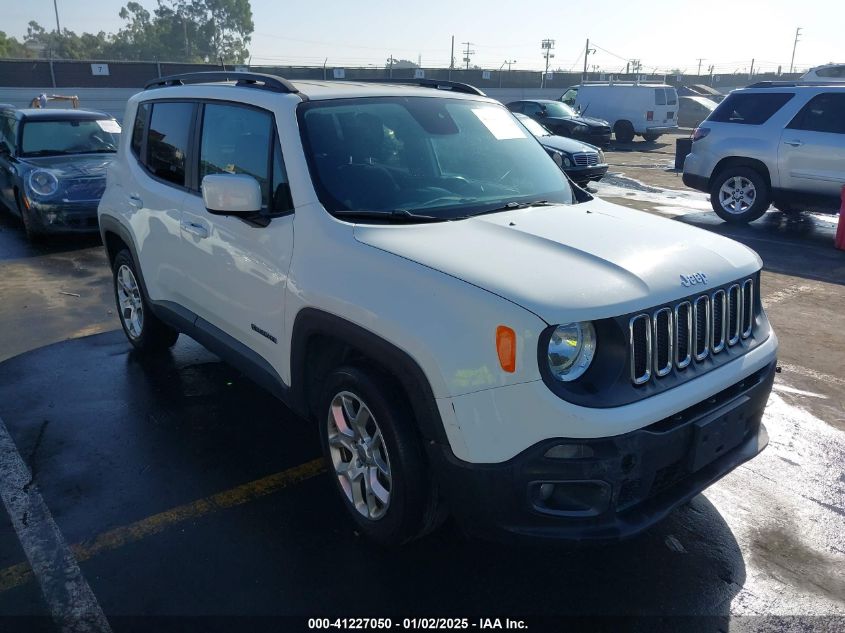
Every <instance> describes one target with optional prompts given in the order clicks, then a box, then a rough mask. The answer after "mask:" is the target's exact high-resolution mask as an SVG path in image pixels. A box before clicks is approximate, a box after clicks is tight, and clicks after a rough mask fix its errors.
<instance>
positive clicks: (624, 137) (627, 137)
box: [613, 121, 634, 143]
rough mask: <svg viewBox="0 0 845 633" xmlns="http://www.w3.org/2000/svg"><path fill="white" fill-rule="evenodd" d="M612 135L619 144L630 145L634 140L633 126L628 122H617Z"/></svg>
mask: <svg viewBox="0 0 845 633" xmlns="http://www.w3.org/2000/svg"><path fill="white" fill-rule="evenodd" d="M613 134H614V135H615V136H616V140H617V141H619V142H620V143H630V142H631V141H633V140H634V126H633V125H632V124H631V122H630V121H617V122H616V125H614V126H613Z"/></svg>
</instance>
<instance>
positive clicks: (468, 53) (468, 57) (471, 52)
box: [461, 42, 475, 70]
mask: <svg viewBox="0 0 845 633" xmlns="http://www.w3.org/2000/svg"><path fill="white" fill-rule="evenodd" d="M461 44H466V47H467V48H466V50H465V51H464V61H465V62H466V65H467V70H469V62H470V61H471V60H472V55H475V51H474V50H473V49H471V48H470V46H472V42H461Z"/></svg>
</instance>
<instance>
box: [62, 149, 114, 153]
mask: <svg viewBox="0 0 845 633" xmlns="http://www.w3.org/2000/svg"><path fill="white" fill-rule="evenodd" d="M116 151H117V150H116V149H106V148H103V149H83V150H80V151H78V152H67V153H68V154H71V153H72V154H114V153H115V152H116Z"/></svg>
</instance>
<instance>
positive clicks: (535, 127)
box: [517, 116, 552, 136]
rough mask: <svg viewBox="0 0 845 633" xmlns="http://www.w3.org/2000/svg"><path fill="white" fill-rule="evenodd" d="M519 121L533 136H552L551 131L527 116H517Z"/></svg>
mask: <svg viewBox="0 0 845 633" xmlns="http://www.w3.org/2000/svg"><path fill="white" fill-rule="evenodd" d="M517 118H518V119H519V122H520V123H522V124H523V125H524V126H525V127H526V128H528V131H529V132H531V133H532V134H533V135H534V136H552V133H551V132H549V131H548V130H547V129H546V128H544V127H543V126H542V125H540V124H539V123H537V121H535V120H534V119H530V118H528V117H527V116H520V117H517Z"/></svg>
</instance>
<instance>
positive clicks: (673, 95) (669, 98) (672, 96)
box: [666, 88, 678, 105]
mask: <svg viewBox="0 0 845 633" xmlns="http://www.w3.org/2000/svg"><path fill="white" fill-rule="evenodd" d="M666 103H667V105H678V91H677V90H675V89H674V88H666Z"/></svg>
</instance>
